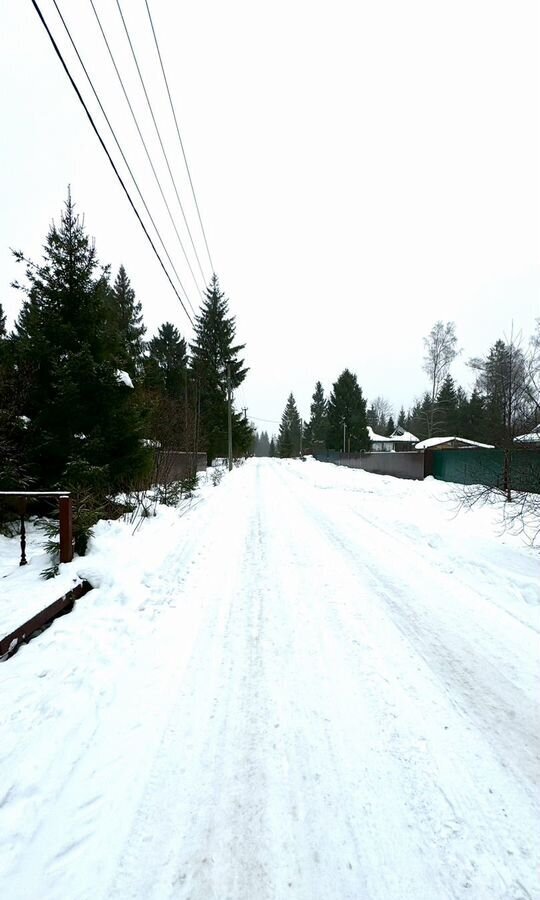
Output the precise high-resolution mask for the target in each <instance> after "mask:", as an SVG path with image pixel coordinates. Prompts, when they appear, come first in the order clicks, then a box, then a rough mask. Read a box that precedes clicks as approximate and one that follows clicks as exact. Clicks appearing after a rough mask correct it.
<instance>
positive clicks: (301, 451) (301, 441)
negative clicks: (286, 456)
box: [300, 419, 304, 456]
mask: <svg viewBox="0 0 540 900" xmlns="http://www.w3.org/2000/svg"><path fill="white" fill-rule="evenodd" d="M303 449H304V420H303V419H300V456H303V455H304V453H303Z"/></svg>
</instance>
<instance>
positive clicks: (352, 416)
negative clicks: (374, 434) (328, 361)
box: [327, 369, 370, 451]
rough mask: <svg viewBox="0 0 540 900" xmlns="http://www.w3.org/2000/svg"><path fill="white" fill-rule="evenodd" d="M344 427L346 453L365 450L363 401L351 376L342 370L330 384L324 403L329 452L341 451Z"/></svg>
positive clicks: (365, 430)
mask: <svg viewBox="0 0 540 900" xmlns="http://www.w3.org/2000/svg"><path fill="white" fill-rule="evenodd" d="M344 425H345V436H346V449H348V448H349V442H350V448H351V451H358V450H369V448H370V440H369V435H368V431H367V419H366V401H365V399H364V395H363V393H362V388H361V387H360V385H359V384H358V379H357V377H356V375H355V374H353V373H352V372H350V371H349V369H344V370H343V372H342V373H341V375H340V376H339V378H338V379H337V381H336V382H334V385H333V388H332V392H331V394H330V399H329V401H328V434H327V446H328V447H329V448H330V449H332V450H341V449H342V448H343V431H344V428H343V426H344Z"/></svg>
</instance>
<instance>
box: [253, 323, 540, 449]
mask: <svg viewBox="0 0 540 900" xmlns="http://www.w3.org/2000/svg"><path fill="white" fill-rule="evenodd" d="M424 350H425V354H424V358H423V370H424V372H425V373H426V375H427V377H428V387H427V389H426V391H425V393H424V395H423V396H422V397H421V398H419V399H417V400H416V401H415V402H414V403H413V405H412V406H411V407H410V408H409V409H408V410H407V411H406V410H405V408H404V407H403V406H402V407H401V409H400V410H399V413H398V414H397V415H395V412H394V410H393V409H392V405H391V404H390V402H389V401H388V400H386V399H385V398H384V397H382V396H378V397H376V398H375V399H374V401H373V402H372V403H371V404H370V405H369V406H368V405H367V402H366V399H365V398H364V395H363V392H362V388H361V387H360V385H359V383H358V378H357V376H356V375H355V374H354V373H353V372H350V371H349V370H348V369H345V370H344V371H343V372H342V373H341V375H340V376H339V378H338V379H337V381H335V382H334V384H333V385H332V390H331V391H330V394H329V396H328V398H327V397H325V393H324V389H323V386H322V384H321V382H320V381H318V382H317V383H316V385H315V390H314V393H313V397H312V403H311V407H310V418H309V420H308V421H307V422H305V423H303V424H302V422H301V418H300V414H299V412H298V408H297V405H296V401H295V398H294V395H293V394H290V395H289V398H288V400H287V403H286V406H285V409H284V412H283V415H282V418H281V423H280V426H279V434H278V436H277V439H276V441H275V449H274V442H273V441H269V440H268V435H266V434H265V440H263V439H262V435H259V436H258V440H257V443H256V448H257V449H256V452H257V454H258V455H261V456H263V455H270V446H271V445H272V448H273V449H274V452H275V453H276V455H278V456H281V457H289V456H298V455H299V453H300V448H301V446H302V449H303V450H304V451H305V450H323V449H328V450H342V449H343V448H345V449H346V450H350V451H358V450H369V449H370V445H371V442H370V439H369V433H368V430H367V426H368V425H369V426H371V428H372V429H373V431H374V432H375V433H376V434H380V435H384V436H390V435H391V434H393V432H394V430H395V429H396V427H398V426H400V427H401V428H403V429H404V430H405V431H408V432H411V433H412V434H413V435H415V436H416V437H417V438H418V439H419V440H424V439H425V438H429V437H436V436H458V437H465V438H468V439H470V440H475V441H481V442H482V443H487V444H494V445H495V446H497V447H509V446H511V444H512V442H513V439H514V438H515V437H516V435H520V434H526V433H528V432H529V431H530V430H531V429H532V428H533V427H535V426H536V425H537V424H538V422H539V421H540V319H539V320H538V321H537V323H536V330H535V332H534V334H533V335H532V336H531V337H530V339H529V340H526V341H525V340H523V339H521V338H516V337H515V336H514V335H511V337H510V338H509V339H508V338H504V339H503V338H501V339H499V340H497V341H496V342H495V343H494V344H493V346H492V347H491V348H490V349H489V351H488V353H487V354H486V356H484V357H478V358H475V359H471V360H469V365H470V367H471V369H472V370H473V371H474V372H475V376H476V377H475V386H474V388H473V390H472V392H471V393H470V394H468V393H467V392H466V391H465V390H464V388H462V387H461V386H460V385H458V384H456V382H455V380H454V378H453V376H452V375H451V372H450V368H451V365H452V363H453V362H454V360H455V359H456V357H457V356H458V353H459V350H458V341H457V336H456V329H455V324H454V323H453V322H447V323H444V322H440V321H439V322H436V323H435V325H434V326H433V328H432V329H431V331H430V333H429V334H428V335H427V336H426V337H425V338H424ZM267 445H268V451H267V452H265V449H266V446H267Z"/></svg>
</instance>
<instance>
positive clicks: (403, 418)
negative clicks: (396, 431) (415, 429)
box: [397, 406, 407, 429]
mask: <svg viewBox="0 0 540 900" xmlns="http://www.w3.org/2000/svg"><path fill="white" fill-rule="evenodd" d="M397 423H398V425H399V426H400V427H401V428H405V429H406V425H407V419H406V416H405V409H404V408H403V406H402V407H401V409H400V411H399V416H398V420H397Z"/></svg>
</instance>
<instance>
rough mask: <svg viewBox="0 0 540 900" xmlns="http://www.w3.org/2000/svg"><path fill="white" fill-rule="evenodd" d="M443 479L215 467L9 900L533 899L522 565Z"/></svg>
mask: <svg viewBox="0 0 540 900" xmlns="http://www.w3.org/2000/svg"><path fill="white" fill-rule="evenodd" d="M440 488H441V486H440V485H435V484H433V487H432V494H430V493H429V491H430V488H429V486H428V484H427V483H425V484H424V485H420V484H412V483H407V482H397V481H396V480H395V479H384V478H379V477H378V476H368V475H366V473H362V472H351V471H344V470H338V469H335V468H334V467H332V466H329V465H328V466H325V465H323V464H317V463H313V462H308V463H305V464H302V463H299V462H291V463H288V462H282V463H280V462H273V461H260V462H257V461H251V462H250V463H249V464H247V465H245V466H244V467H242V468H241V469H240V470H238V471H235V472H234V473H232V475H231V476H228V478H227V479H225V481H224V483H223V484H222V485H221V486H220V487H219V488H217V489H216V491H215V493H214V495H213V496H212V497H211V498H210V500H209V501H208V503H207V504H206V506H205V507H204V508H203V509H201V510H199V511H195V513H194V515H193V518H192V520H191V521H192V533H191V538H190V540H189V541H188V542H187V543H184V544H183V546H182V549H181V550H172V552H170V554H169V556H168V557H167V558H166V560H165V562H164V563H163V565H161V567H160V569H159V572H155V573H153V574H152V575H151V576H150V577H149V579H147V582H146V589H147V593H148V596H149V597H153V598H154V599H155V600H156V601H157V599H158V598H159V599H160V600H161V602H162V604H165V605H166V610H165V612H163V611H162V612H161V613H160V614H159V615H158V616H157V621H156V623H155V624H154V631H153V648H152V651H151V652H149V654H148V657H147V658H144V657H143V658H139V665H138V667H137V668H136V669H135V667H130V668H129V673H127V671H124V672H122V670H121V669H120V671H119V672H118V671H115V672H114V677H115V678H120V680H121V683H120V684H118V685H117V686H115V692H117V693H116V694H115V696H116V702H111V703H110V704H109V705H108V706H107V709H106V714H104V718H105V721H101V720H100V721H99V722H98V724H97V725H96V726H95V731H94V734H93V735H92V736H90V735H88V736H85V737H84V740H85V741H86V743H85V748H86V752H85V758H84V759H79V758H78V757H77V758H76V759H75V762H74V763H70V765H72V771H71V772H68V773H66V779H65V782H63V783H62V786H61V789H59V791H58V797H57V802H56V805H55V806H53V805H52V804H50V806H51V808H50V809H45V811H43V810H38V817H39V816H41V820H42V821H41V823H40V827H39V828H32V829H29V831H28V833H25V832H24V828H22V832H21V835H20V841H21V847H20V848H18V849H20V852H18V849H17V848H15V849H14V851H13V853H12V855H11V857H10V860H11V866H10V869H9V871H8V876H9V878H8V884H9V885H10V886H12V888H11V887H10V890H8V894H7V895H6V896H9V897H10V900H11V898H17V900H18V898H19V897H20V898H21V900H22V897H25V898H26V900H32V898H34V897H35V898H36V900H37V898H40V900H53V898H54V900H64V898H68V897H69V900H79V898H81V900H83V898H84V900H86V898H88V900H90V898H92V900H129V898H141V900H172V898H184V900H188V898H189V900H211V898H216V900H228V898H230V900H266V898H275V900H281V898H293V900H347V898H351V900H360V898H365V900H408V898H410V900H446V898H469V897H470V898H471V900H484V898H485V900H530V898H535V900H536V898H539V897H540V885H539V882H538V840H537V835H538V833H540V832H539V830H538V829H539V826H540V815H539V804H538V774H539V762H538V758H539V745H538V725H539V718H538V705H537V704H538V700H537V698H538V693H537V689H538V665H537V655H538V630H537V629H538V619H537V617H535V614H536V612H537V607H538V603H539V601H540V588H538V587H537V584H538V581H535V579H538V574H539V566H538V560H537V559H535V557H534V556H533V555H532V554H531V553H530V552H527V551H525V550H521V549H519V547H517V545H516V543H515V542H514V543H512V542H509V543H506V542H504V541H502V540H501V539H500V538H498V537H497V536H496V535H492V534H489V535H487V536H486V529H484V531H483V532H482V533H479V534H478V536H477V537H475V534H476V530H477V529H478V527H479V524H480V522H481V521H483V520H482V519H481V517H478V516H477V517H476V519H475V518H474V516H472V517H469V518H467V517H466V516H463V515H462V516H458V517H457V518H456V519H454V520H451V518H450V516H451V510H450V508H449V504H448V502H444V501H443V500H442V493H441V490H440ZM535 585H536V587H535ZM69 618H71V617H69ZM66 621H67V620H66ZM31 647H32V645H31V646H30V647H29V648H28V649H27V650H25V651H23V652H25V653H27V654H28V653H29V652H30V650H31ZM14 662H15V660H14V661H13V663H14ZM13 663H10V665H12V664H13ZM127 674H129V679H128V678H126V675H127ZM133 694H135V695H136V699H135V700H133V699H132V695H133ZM130 698H131V699H130ZM120 709H122V714H120V713H119V710H120ZM98 719H99V716H98ZM107 722H108V723H109V724H108V725H107ZM113 728H116V729H117V733H118V741H117V744H116V747H115V753H114V754H112V753H111V749H110V731H111V729H113ZM72 740H73V741H74V742H76V735H72ZM112 756H114V759H115V761H116V762H115V764H113V762H111V757H112ZM128 757H129V760H130V761H129V763H128V762H127V759H128ZM119 758H120V763H119V762H118V759H119ZM122 759H124V760H125V761H126V772H127V773H128V777H126V778H124V779H122V776H121V766H122ZM134 759H135V760H136V764H134V763H133V760H134ZM111 775H112V777H111ZM94 807H95V811H94V812H92V813H91V812H87V811H88V810H91V809H92V808H94ZM1 809H2V807H1V790H0V818H1ZM85 811H86V812H85ZM63 826H65V831H63ZM0 883H1V882H0Z"/></svg>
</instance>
